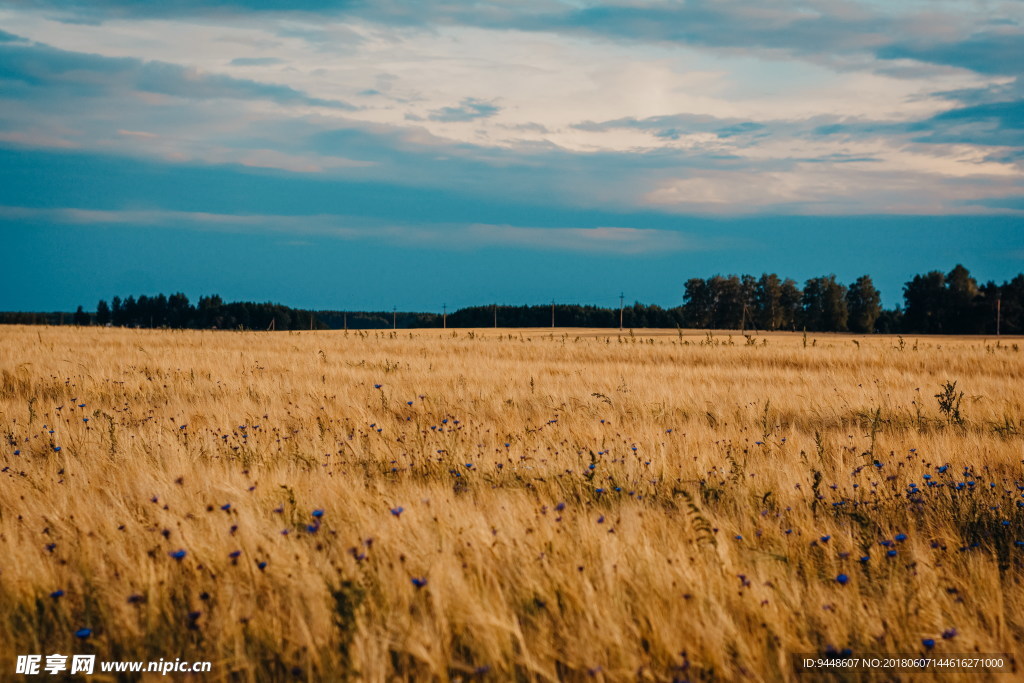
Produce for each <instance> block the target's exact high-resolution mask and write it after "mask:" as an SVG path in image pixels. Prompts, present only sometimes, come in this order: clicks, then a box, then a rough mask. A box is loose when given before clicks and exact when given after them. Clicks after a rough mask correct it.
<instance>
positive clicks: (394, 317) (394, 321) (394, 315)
mask: <svg viewBox="0 0 1024 683" xmlns="http://www.w3.org/2000/svg"><path fill="white" fill-rule="evenodd" d="M391 329H393V330H397V329H398V307H397V306H392V307H391Z"/></svg>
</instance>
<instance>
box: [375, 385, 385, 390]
mask: <svg viewBox="0 0 1024 683" xmlns="http://www.w3.org/2000/svg"><path fill="white" fill-rule="evenodd" d="M382 386H384V385H382V384H374V385H373V388H374V389H380V388H381V387H382Z"/></svg>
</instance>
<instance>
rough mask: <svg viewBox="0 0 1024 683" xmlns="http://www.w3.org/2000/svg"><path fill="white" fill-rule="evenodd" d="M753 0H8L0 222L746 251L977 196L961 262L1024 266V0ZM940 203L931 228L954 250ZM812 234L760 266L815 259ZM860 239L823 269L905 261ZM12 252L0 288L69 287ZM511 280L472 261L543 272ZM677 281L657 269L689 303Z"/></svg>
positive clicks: (562, 249) (52, 301)
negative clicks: (784, 230)
mask: <svg viewBox="0 0 1024 683" xmlns="http://www.w3.org/2000/svg"><path fill="white" fill-rule="evenodd" d="M757 5H758V6H755V4H754V3H747V2H738V1H735V2H734V1H731V0H688V1H685V2H683V1H671V0H667V1H661V2H657V1H649V2H644V1H633V2H630V1H628V0H623V1H621V2H614V3H608V2H600V3H599V2H587V1H585V0H581V1H570V0H563V1H560V0H522V1H518V2H517V1H513V0H508V1H503V2H486V3H478V2H460V1H458V0H455V1H451V0H449V1H446V2H430V1H425V2H397V1H391V0H383V1H372V2H371V1H370V0H359V1H356V0H348V1H344V0H342V1H338V2H333V3H332V2H327V3H322V2H311V1H310V2H306V1H303V0H300V1H298V2H286V1H285V0H266V1H264V0H239V1H231V2H228V1H225V2H198V1H182V2H160V3H151V2H143V1H141V0H139V1H136V2H130V1H123V2H117V1H109V2H107V1H102V0H101V1H99V2H45V1H43V2H0V154H2V156H3V158H4V165H5V174H6V182H7V186H6V188H5V189H0V203H2V205H0V228H2V230H3V232H2V233H0V234H2V235H3V236H4V238H5V240H9V241H8V245H9V246H10V247H11V248H12V249H13V251H14V252H15V253H19V252H23V253H27V252H28V250H31V249H34V248H38V247H39V246H40V244H41V243H42V242H40V240H41V239H42V238H41V237H40V236H41V235H43V234H51V233H47V232H46V231H47V230H50V229H66V230H68V231H80V230H93V231H96V230H99V231H100V232H98V233H97V232H94V233H93V234H95V235H98V236H97V239H105V238H104V237H103V235H105V236H106V238H110V235H112V234H113V233H112V232H109V231H107V232H103V230H104V229H105V227H106V228H110V230H115V229H116V230H121V229H129V228H130V229H132V230H134V231H136V232H138V233H139V234H141V235H146V234H156V233H158V232H165V231H166V230H168V229H172V230H178V231H181V232H182V234H183V235H195V234H197V233H201V232H204V231H207V232H214V233H218V234H233V235H236V236H239V237H238V239H242V237H241V236H246V235H250V236H253V239H258V240H264V241H266V240H284V241H285V242H287V243H288V244H291V245H303V244H328V243H329V244H336V243H338V242H344V243H345V244H346V245H347V246H346V249H348V250H350V251H351V250H358V249H365V250H366V251H365V253H366V255H367V256H369V255H370V254H371V253H372V254H373V255H374V258H378V257H380V254H379V253H378V252H377V251H375V250H378V249H382V248H384V247H387V246H389V245H390V246H394V247H400V248H401V249H410V248H413V249H415V248H419V249H423V250H440V252H443V253H447V254H450V255H451V258H452V259H455V260H453V261H451V263H452V264H454V267H455V268H458V267H459V266H458V264H459V263H460V261H459V260H458V259H459V258H470V256H467V254H473V253H475V252H480V250H483V252H487V253H491V252H490V251H488V250H491V249H498V250H507V251H506V252H505V254H504V257H505V258H512V259H515V258H520V259H524V260H523V263H524V264H537V263H539V262H540V261H538V259H543V258H547V257H545V256H537V255H536V254H541V253H543V254H552V253H554V254H564V255H566V256H567V257H572V258H578V259H587V258H603V259H614V258H619V259H626V260H631V261H630V262H631V263H633V264H637V263H642V262H643V259H645V258H650V259H653V260H652V261H651V263H654V261H657V260H660V259H664V258H665V257H666V255H671V254H677V255H678V256H679V258H680V259H681V262H685V263H687V264H689V265H691V266H695V265H696V264H700V263H705V262H708V261H709V262H713V263H715V264H720V265H718V266H716V267H721V268H723V269H725V270H731V269H733V268H730V264H731V263H736V264H737V265H736V267H735V269H736V270H738V269H740V265H739V264H744V263H751V259H750V255H751V253H753V252H755V251H756V250H757V249H759V248H761V247H764V246H765V245H766V244H768V243H775V242H777V240H776V239H774V238H773V236H772V235H771V234H770V231H771V230H775V229H777V226H778V225H779V220H778V219H779V217H784V216H789V217H797V216H804V217H820V218H821V221H822V222H820V223H818V224H815V223H814V222H813V221H810V222H808V221H799V222H797V224H799V225H804V226H811V225H819V226H821V227H819V228H817V230H816V231H815V230H812V229H811V228H807V230H810V232H808V233H807V234H806V235H804V237H806V240H804V241H805V242H807V241H811V242H813V241H815V240H817V242H816V243H817V244H826V243H828V241H829V240H832V241H833V243H834V244H841V243H842V241H843V240H844V239H848V237H849V236H848V235H847V234H841V233H839V232H838V231H839V230H840V228H838V227H836V226H838V225H842V226H844V227H843V228H842V230H844V231H849V230H850V229H851V227H850V226H855V227H854V228H853V229H854V230H857V229H862V228H864V226H867V225H868V224H869V223H870V222H871V221H872V220H874V219H875V218H876V217H879V216H890V217H901V218H900V221H897V222H896V223H894V225H900V226H907V227H906V229H907V230H911V231H914V234H915V235H928V234H929V229H928V228H927V226H929V225H933V226H948V225H950V223H949V222H948V218H949V217H951V216H963V217H964V220H965V221H967V222H966V223H964V224H965V225H969V224H976V223H971V222H970V221H972V220H975V219H979V220H980V219H981V218H984V221H983V223H984V224H985V225H986V226H990V227H991V226H994V227H992V228H991V229H992V230H996V232H997V233H998V238H996V237H995V236H994V235H995V233H991V232H990V233H985V234H979V235H977V236H976V237H975V239H976V242H975V244H973V245H972V248H975V249H978V248H980V249H981V251H980V252H978V254H980V255H979V256H977V257H976V258H977V261H976V262H975V263H973V264H968V265H969V266H972V267H974V268H975V269H981V270H982V271H983V272H982V273H980V274H981V275H983V276H986V275H987V276H989V277H1001V276H1003V275H1004V274H1008V273H1011V272H1014V271H1015V270H1020V267H1021V264H1022V263H1024V260H1022V256H1024V239H1022V238H1021V226H1022V225H1024V81H1022V79H1021V76H1022V70H1024V3H1020V2H1013V1H1009V2H997V1H994V2H983V1H980V0H979V1H968V0H928V1H924V0H921V1H915V0H910V1H906V2H881V1H880V0H879V1H852V0H818V1H812V2H789V1H786V0H779V1H777V2H772V3H757ZM129 168H131V169H135V171H134V173H135V174H136V175H135V178H136V179H137V182H134V183H133V182H126V181H123V180H121V179H120V178H121V176H120V175H119V174H124V173H127V171H126V170H125V169H129ZM161 179H163V181H162V182H161ZM274 188H278V190H277V191H278V192H285V191H287V192H288V196H281V197H268V196H267V194H268V193H269V194H274V193H275V189H274ZM851 217H854V218H855V217H861V218H862V220H861V222H860V223H858V222H856V221H853V222H852V223H851V222H849V219H850V218H851ZM935 217H944V218H942V220H941V221H939V222H935V223H929V221H934V220H936V218H935ZM759 219H760V220H761V222H760V223H759V222H758V221H759ZM837 221H839V222H837ZM758 225H760V226H761V227H762V229H760V230H759V229H758ZM62 226H63V227H62ZM738 226H742V227H738ZM773 226H774V227H773ZM856 226H860V227H856ZM947 229H948V228H941V227H933V228H932V230H931V235H932V239H934V240H936V241H937V242H944V243H946V246H948V247H949V249H950V253H952V254H955V253H957V252H958V250H962V248H963V247H964V245H960V244H957V243H955V242H950V240H952V239H954V238H953V235H952V234H950V233H937V232H935V231H936V230H947ZM822 230H824V231H834V232H831V233H829V234H826V235H822V234H820V232H821V231H822ZM142 239H143V241H142V242H139V243H138V245H140V246H139V248H142V249H144V248H145V244H146V242H145V238H144V237H143V238H142ZM154 239H156V238H154ZM881 239H882V243H881V244H879V245H877V248H878V249H879V250H880V251H887V250H888V251H891V250H892V249H893V248H894V247H895V245H896V244H897V243H898V242H899V240H900V239H902V238H899V237H893V238H892V239H893V240H895V241H893V242H891V243H889V244H886V243H885V237H884V236H883V237H882V238H881ZM965 239H966V238H965ZM267 243H269V242H267ZM282 243H284V242H282ZM800 243H801V240H800V239H794V241H793V245H794V246H793V249H795V251H794V252H793V253H792V254H791V262H789V263H787V262H786V260H785V259H784V258H782V256H781V255H780V254H778V253H775V252H772V253H773V254H774V256H772V259H771V260H770V262H769V263H766V265H765V267H764V269H771V268H774V269H778V270H782V271H788V272H787V273H786V274H788V273H793V274H799V273H801V272H808V273H809V274H813V273H814V272H815V267H811V266H808V264H807V263H806V261H807V259H808V258H810V256H811V254H812V253H815V254H816V253H817V252H813V250H805V251H801V250H800V247H799V244H800ZM899 243H901V244H902V243H903V242H899ZM986 245H988V246H986ZM111 248H121V249H125V248H126V247H124V246H123V245H122V246H120V247H118V246H117V245H112V246H111ZM929 248H931V247H929ZM929 248H925V249H924V252H925V253H932V254H944V253H945V252H942V251H941V250H938V251H936V250H935V249H932V251H931V252H929V251H928V249H929ZM985 249H990V251H985ZM768 251H770V250H768ZM61 253H63V252H61ZM424 253H426V252H424ZM481 253H482V252H481ZM766 253H767V252H766ZM459 254H461V255H462V256H461V257H459V256H458V255H459ZM530 254H535V256H530ZM708 254H713V255H714V256H713V257H707V258H705V256H706V255H708ZM730 254H732V255H733V256H734V257H735V258H734V259H733V260H732V261H730V260H729V258H728V256H729V255H730ZM986 254H988V255H987V256H986ZM702 255H703V256H702ZM125 257H126V258H129V257H130V256H129V255H128V254H127V252H126V253H125ZM488 258H492V259H497V258H501V257H500V256H496V255H494V254H492V255H491V256H489V257H488ZM686 259H689V260H688V261H686ZM701 259H704V260H701ZM853 260H854V261H855V264H851V263H850V259H846V260H842V259H837V260H836V261H834V262H825V263H819V264H817V271H821V272H829V271H842V269H843V268H844V267H850V268H853V267H857V268H861V269H862V270H865V271H868V272H874V269H875V267H876V266H877V268H878V269H881V272H878V273H877V275H878V276H879V277H880V278H881V280H882V284H883V286H885V287H887V290H886V294H887V298H888V299H889V301H888V302H887V303H895V302H894V301H893V298H894V295H895V294H897V293H898V282H899V281H900V278H901V277H903V276H904V275H905V273H903V272H901V271H899V270H897V269H895V267H894V266H893V265H891V264H888V262H887V261H886V260H885V259H884V258H882V257H881V256H879V257H878V259H877V261H872V257H871V251H870V249H867V248H865V250H864V251H863V253H858V255H856V258H854V259H853ZM608 262H609V263H612V262H614V260H613V261H608ZM625 262H626V261H624V260H623V261H619V263H625ZM658 262H660V261H658ZM906 262H907V263H909V262H910V260H909V259H908V260H906ZM755 263H756V261H755ZM156 264H157V262H156V261H154V267H156ZM887 264H888V265H887ZM950 265H951V264H948V263H934V264H932V266H933V267H943V268H947V269H948V267H950ZM159 267H161V268H164V269H166V277H165V279H164V281H167V280H174V281H177V282H180V283H181V284H180V288H185V289H187V288H195V287H198V286H199V285H198V284H197V283H196V280H195V279H194V278H193V279H188V278H185V276H184V275H183V273H184V272H185V270H183V269H182V268H181V267H180V265H179V266H176V265H175V264H174V263H173V262H171V263H163V262H160V264H159ZM707 267H708V266H707V265H705V266H704V268H705V269H706V268H707ZM755 268H756V266H755ZM986 268H987V269H988V270H987V271H985V269H986ZM808 269H809V270H808ZM886 269H888V270H886ZM710 274H712V273H709V272H704V270H701V271H699V272H694V273H681V274H680V275H679V277H682V276H684V275H685V276H688V275H703V276H706V275H710ZM841 274H842V273H841ZM4 277H5V278H7V281H5V282H2V283H0V284H3V285H4V287H3V290H2V291H0V307H5V308H32V307H35V306H54V307H55V306H61V305H68V303H70V301H69V300H67V299H65V298H62V297H63V295H62V294H61V293H60V290H54V291H51V292H50V293H48V294H45V296H44V295H43V294H38V295H37V294H32V293H28V292H26V291H25V287H24V285H23V284H19V283H18V282H15V281H14V280H13V279H9V278H11V277H12V276H11V275H10V271H8V275H6V276H4ZM232 277H233V276H232ZM438 277H439V278H440V280H439V283H438V286H443V284H444V282H443V277H441V276H440V275H439V276H438ZM225 278H226V279H225V280H224V281H223V284H221V285H219V286H220V288H221V289H225V288H226V289H228V290H230V288H231V287H233V286H235V284H237V278H235V279H234V280H232V279H231V277H228V276H225ZM157 280H159V278H157ZM454 281H455V280H453V282H454ZM116 282H118V283H122V282H123V283H124V284H125V285H126V286H131V285H130V283H131V280H130V278H129V279H125V280H117V281H116ZM459 283H460V285H459V286H460V287H463V288H465V287H466V282H465V281H464V280H459ZM213 285H214V286H218V283H217V281H213ZM507 285H508V286H507V287H502V286H498V285H495V284H494V283H489V284H486V286H484V284H481V283H477V285H473V284H472V283H469V286H470V287H473V286H480V287H482V290H481V291H486V292H488V293H490V294H493V295H494V296H504V297H507V298H512V297H514V296H518V294H519V292H520V291H523V292H524V296H525V295H526V293H527V290H519V289H516V287H515V283H513V282H509V283H507ZM138 286H140V287H141V286H148V285H143V284H141V281H140V284H139V285H138ZM154 286H156V287H157V288H164V289H166V288H169V287H171V286H172V285H170V284H168V285H166V286H164V285H163V284H159V283H156V284H154ZM452 286H454V285H452ZM548 286H549V289H550V288H559V287H561V289H562V290H569V289H571V288H570V287H568V286H566V285H565V283H562V284H559V283H558V281H552V282H550V283H549V285H548ZM679 286H680V284H679V282H672V283H665V284H664V285H662V286H661V287H660V288H658V287H654V286H653V285H652V286H651V287H650V288H649V289H648V290H645V291H644V292H643V293H648V294H649V296H651V297H654V298H658V297H661V298H662V299H663V302H664V303H668V304H673V303H677V302H676V301H674V300H672V301H665V300H664V299H665V297H666V296H668V295H667V292H669V291H674V290H673V289H671V288H674V289H679ZM237 290H238V291H239V293H240V294H242V295H244V294H246V292H247V291H248V290H245V288H244V287H242V286H241V285H238V287H237ZM282 291H287V293H288V296H291V297H293V298H301V297H307V298H308V297H312V294H311V292H310V291H309V290H308V289H302V288H299V289H293V290H292V289H288V290H282ZM460 291H462V290H460ZM572 291H576V290H572ZM101 293H103V292H101ZM108 294H109V293H108ZM639 294H640V293H638V297H639ZM396 295H397V292H389V293H388V295H387V297H385V296H382V297H381V301H382V302H383V301H384V299H385V298H388V297H390V298H391V299H393V298H395V296H396ZM269 296H270V297H271V298H280V297H275V295H274V293H273V291H270V294H269ZM672 296H673V297H674V296H675V295H672ZM314 298H315V297H314ZM466 298H467V299H470V300H471V299H472V298H473V297H472V296H469V295H466ZM293 303H296V304H299V305H301V304H304V303H310V305H312V302H306V301H302V300H299V301H293ZM320 303H322V304H328V303H330V302H329V301H322V302H320ZM468 303H475V301H468ZM410 305H412V304H410ZM419 305H421V306H422V305H423V304H419Z"/></svg>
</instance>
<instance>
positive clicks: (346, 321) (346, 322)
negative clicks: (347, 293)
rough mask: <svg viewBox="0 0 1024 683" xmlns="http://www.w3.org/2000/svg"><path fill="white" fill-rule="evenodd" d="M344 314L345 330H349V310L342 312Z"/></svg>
mask: <svg viewBox="0 0 1024 683" xmlns="http://www.w3.org/2000/svg"><path fill="white" fill-rule="evenodd" d="M342 316H343V317H344V320H345V331H346V332H348V311H345V312H344V313H343V314H342Z"/></svg>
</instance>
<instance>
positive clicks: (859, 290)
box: [846, 275, 882, 333]
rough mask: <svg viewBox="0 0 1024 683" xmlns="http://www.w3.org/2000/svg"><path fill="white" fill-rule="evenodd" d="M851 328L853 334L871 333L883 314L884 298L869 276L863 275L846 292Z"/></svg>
mask: <svg viewBox="0 0 1024 683" xmlns="http://www.w3.org/2000/svg"><path fill="white" fill-rule="evenodd" d="M846 306H847V308H848V309H849V313H850V317H849V328H850V330H851V331H853V332H861V333H871V332H874V331H875V322H876V321H877V320H878V316H880V315H881V314H882V296H881V294H879V292H878V290H877V289H876V288H875V284H874V283H873V282H872V281H871V277H870V276H868V275H862V276H860V277H859V278H857V281H856V282H854V283H853V284H852V285H850V288H849V289H848V290H847V291H846Z"/></svg>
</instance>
